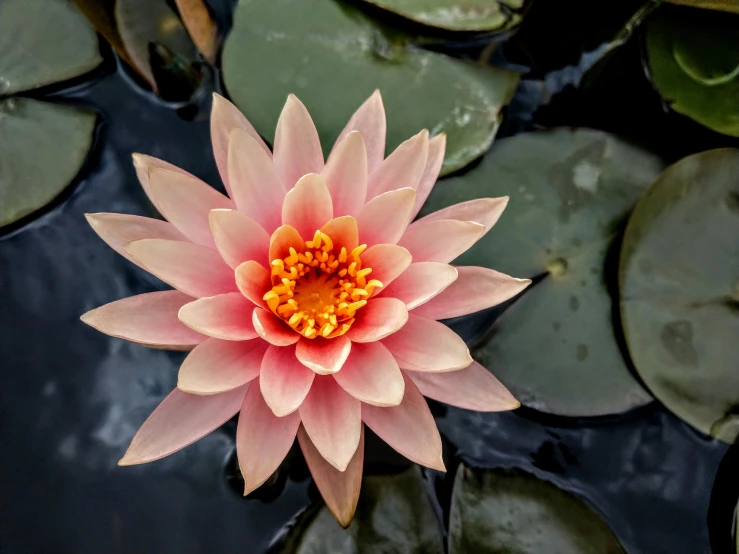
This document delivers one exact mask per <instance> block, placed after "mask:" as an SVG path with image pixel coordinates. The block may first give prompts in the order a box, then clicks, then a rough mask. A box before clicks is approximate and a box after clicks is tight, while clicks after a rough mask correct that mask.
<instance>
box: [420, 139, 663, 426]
mask: <svg viewBox="0 0 739 554" xmlns="http://www.w3.org/2000/svg"><path fill="white" fill-rule="evenodd" d="M661 168H662V163H661V161H660V160H659V159H658V158H657V157H655V156H653V155H651V154H649V153H647V152H645V151H643V150H641V149H639V148H637V147H635V146H633V145H631V144H629V143H626V142H624V141H621V140H619V139H617V138H616V137H614V136H612V135H608V134H606V133H602V132H598V131H590V130H572V129H566V128H561V129H554V130H550V131H544V132H536V133H529V134H525V135H518V136H516V137H513V138H508V139H505V140H502V141H499V142H497V143H496V144H495V145H494V147H493V149H492V151H491V152H490V154H488V155H487V156H486V157H485V158H484V159H483V161H482V163H481V164H480V165H479V166H478V167H476V168H475V169H473V170H471V171H469V172H468V173H467V174H465V175H463V176H460V177H455V178H452V179H448V180H444V181H442V182H441V183H439V184H438V185H437V186H436V187H435V188H434V190H433V192H432V193H431V196H430V197H429V200H428V201H427V203H426V205H425V206H424V208H423V210H422V212H421V215H424V214H426V213H430V212H432V211H435V210H438V209H440V208H443V207H445V206H449V205H451V204H455V203H457V202H463V201H466V200H471V199H473V198H480V197H489V196H506V195H507V196H510V202H509V204H508V207H507V209H506V211H505V213H504V214H503V216H502V217H501V219H500V221H498V223H497V224H496V226H495V228H494V229H493V230H492V231H491V232H490V233H488V234H487V235H486V236H485V237H484V238H483V239H482V240H480V241H479V242H478V243H477V244H476V245H475V246H473V247H472V248H471V249H470V250H469V251H467V252H466V253H465V254H463V255H462V256H460V257H459V258H458V259H457V260H456V261H455V263H456V264H458V265H479V266H483V267H494V268H495V269H497V270H499V271H502V272H504V273H508V274H510V275H515V276H517V277H534V276H537V275H542V274H547V275H546V277H544V278H543V279H542V280H541V282H539V283H538V284H536V285H535V286H533V287H532V288H531V289H530V290H529V291H527V292H526V293H525V294H524V296H523V297H522V298H521V299H519V300H518V301H517V302H516V303H514V304H513V306H511V307H510V308H508V310H506V312H505V313H504V314H503V315H502V316H501V318H500V319H499V320H498V321H497V322H496V323H495V324H494V325H493V327H492V329H491V330H490V331H489V333H488V334H487V336H486V337H484V338H483V340H482V341H481V342H479V343H478V344H477V345H475V348H473V355H474V356H475V357H476V358H477V359H478V360H479V361H480V362H481V363H482V364H483V365H486V366H487V367H488V368H489V369H491V370H492V371H494V372H495V375H496V376H497V377H498V378H499V379H500V380H501V381H503V383H504V384H505V385H506V386H507V387H508V388H509V389H510V390H511V392H513V394H514V395H515V396H516V398H518V399H519V400H520V401H521V402H522V403H523V404H524V405H527V406H529V407H532V408H535V409H537V410H540V411H543V412H548V413H554V414H559V415H565V416H597V415H604V414H612V413H618V412H622V411H625V410H628V409H630V408H633V407H635V406H639V405H642V404H645V403H646V402H648V401H649V400H650V397H649V395H648V394H647V393H646V392H645V391H644V389H643V388H642V387H641V386H640V385H639V383H638V382H637V381H636V379H635V378H634V377H633V376H632V374H631V372H630V371H629V369H628V366H627V363H626V362H625V360H624V355H623V353H622V352H621V350H620V348H619V344H618V341H617V331H616V329H614V318H617V317H618V311H617V308H616V309H615V310H614V308H613V305H614V304H615V302H616V298H614V297H613V296H612V294H611V290H613V292H614V293H615V288H616V273H617V271H616V268H615V267H614V268H613V270H612V272H611V271H610V270H609V268H608V267H607V260H608V259H609V253H610V252H611V251H612V249H613V246H614V241H615V239H617V238H618V237H619V234H620V232H621V230H622V229H623V224H624V223H625V221H626V218H627V216H628V214H629V212H630V211H631V209H632V207H633V206H634V204H635V203H636V201H637V199H638V198H639V197H640V196H641V195H642V194H643V192H644V191H645V190H646V189H647V187H648V186H649V184H650V183H651V182H652V181H653V180H654V178H655V177H656V176H657V175H658V174H659V172H660V170H661ZM614 311H615V313H614Z"/></svg>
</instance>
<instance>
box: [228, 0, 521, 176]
mask: <svg viewBox="0 0 739 554" xmlns="http://www.w3.org/2000/svg"><path fill="white" fill-rule="evenodd" d="M408 40H409V39H408V37H405V36H404V35H401V34H399V33H397V32H392V33H390V32H389V31H388V30H387V29H385V28H380V27H378V26H377V24H376V23H374V22H373V21H372V20H370V19H369V18H368V17H367V16H365V15H364V14H363V13H362V12H360V11H359V10H357V9H356V8H354V7H352V6H349V5H346V4H342V3H339V2H335V1H334V0H271V1H269V2H264V1H260V0H242V2H240V3H239V5H238V6H237V8H236V14H235V20H234V27H233V30H232V31H231V34H230V35H229V38H228V40H227V41H226V46H225V49H224V53H223V73H224V79H225V83H226V87H227V88H228V92H229V94H230V95H231V97H232V98H233V100H234V102H235V103H236V104H237V105H238V106H239V107H240V108H241V110H242V111H243V112H244V113H245V114H246V116H247V117H248V118H249V119H250V120H251V122H252V123H253V124H254V126H255V127H256V128H257V130H258V131H259V132H260V133H261V134H262V135H264V136H265V137H266V138H267V139H268V140H272V139H273V137H274V131H275V126H276V124H277V118H278V117H279V114H280V111H281V110H282V106H283V104H284V102H285V98H286V97H287V95H288V94H289V93H294V94H296V95H297V96H298V97H299V98H300V100H301V101H302V102H303V103H304V104H305V105H306V107H307V108H308V110H309V111H310V113H311V116H312V117H313V120H314V121H315V123H316V126H317V128H318V132H319V135H320V137H321V142H322V144H323V147H324V149H325V151H328V149H330V148H331V146H332V145H333V143H334V141H335V140H336V137H337V136H338V134H339V132H340V131H341V129H342V128H343V127H344V125H345V124H346V121H347V119H348V118H349V116H350V115H351V114H352V113H353V111H354V110H355V109H356V108H357V107H359V105H360V104H361V103H362V102H363V101H364V100H366V99H367V98H368V97H369V96H370V94H372V92H373V91H374V90H375V89H378V88H379V89H380V90H381V91H382V93H383V101H384V103H385V109H386V112H387V118H388V141H387V147H388V150H387V151H388V152H390V151H391V149H393V148H395V147H396V146H397V145H398V144H400V143H401V142H403V141H404V140H406V139H408V138H410V137H411V136H412V135H415V134H416V133H417V132H418V131H419V130H421V129H423V128H424V127H425V128H428V129H429V130H430V131H431V133H432V134H437V133H440V132H445V133H446V134H447V154H446V159H445V160H444V167H443V169H442V172H443V173H448V172H450V171H454V170H456V169H459V168H461V167H464V166H465V165H466V164H468V163H469V162H471V161H472V160H474V159H475V158H477V157H479V156H481V155H482V154H483V153H484V152H485V151H486V150H487V149H488V147H489V146H490V144H491V143H492V141H493V138H494V136H495V132H496V131H497V128H498V123H499V116H500V110H501V108H502V107H503V106H504V105H505V104H506V103H507V102H508V101H509V100H510V98H511V96H512V95H513V92H514V90H515V88H516V86H517V84H518V80H519V77H518V75H517V74H515V73H512V72H508V71H503V70H498V69H494V68H486V67H479V66H475V65H471V64H468V63H466V62H462V61H459V60H454V59H452V58H449V57H447V56H444V55H442V54H437V53H434V52H428V51H424V50H420V49H416V48H413V47H411V46H410V45H409V44H408Z"/></svg>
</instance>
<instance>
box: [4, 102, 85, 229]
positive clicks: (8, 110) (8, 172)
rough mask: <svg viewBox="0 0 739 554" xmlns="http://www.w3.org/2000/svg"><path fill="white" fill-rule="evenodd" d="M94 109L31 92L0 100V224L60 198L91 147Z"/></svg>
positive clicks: (17, 218)
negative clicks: (51, 101) (32, 96)
mask: <svg viewBox="0 0 739 554" xmlns="http://www.w3.org/2000/svg"><path fill="white" fill-rule="evenodd" d="M94 128H95V114H93V113H91V112H87V111H83V110H80V109H78V108H74V107H71V106H62V105H59V104H49V103H47V102H40V101H38V100H31V99H27V98H7V99H5V100H2V101H0V160H2V163H0V226H4V225H8V224H9V223H13V222H15V221H17V220H19V219H20V218H22V217H24V216H26V215H28V214H30V213H31V212H34V211H36V210H38V209H40V208H42V207H44V206H45V205H46V204H48V203H49V202H51V201H52V200H53V199H54V198H56V197H57V196H58V195H59V193H61V192H62V191H63V190H64V189H65V188H66V187H67V185H69V184H70V182H72V180H73V179H74V177H75V175H77V173H78V172H79V169H80V167H81V166H82V163H83V162H84V160H85V156H86V155H87V151H88V150H89V149H90V146H91V144H92V139H93V130H94Z"/></svg>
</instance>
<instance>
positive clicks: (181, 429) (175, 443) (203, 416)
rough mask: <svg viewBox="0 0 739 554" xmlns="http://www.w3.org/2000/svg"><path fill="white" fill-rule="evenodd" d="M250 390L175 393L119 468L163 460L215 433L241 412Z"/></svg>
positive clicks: (144, 427)
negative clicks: (204, 393)
mask: <svg viewBox="0 0 739 554" xmlns="http://www.w3.org/2000/svg"><path fill="white" fill-rule="evenodd" d="M248 386H249V385H244V386H243V387H239V388H237V389H234V390H231V391H228V392H223V393H221V394H213V395H210V396H202V395H198V394H188V393H186V392H182V391H181V390H179V389H175V390H173V391H172V392H171V393H169V396H167V398H165V399H164V400H162V402H161V404H159V406H157V408H156V410H154V412H152V414H151V415H150V416H149V418H148V419H147V420H146V421H145V422H144V424H143V425H142V426H141V429H139V431H138V433H136V435H135V436H134V437H133V440H132V441H131V446H129V447H128V450H127V451H126V454H125V456H123V458H121V460H120V461H119V462H118V465H121V466H130V465H135V464H143V463H146V462H153V461H154V460H159V459H161V458H164V457H165V456H169V455H170V454H173V453H175V452H177V451H178V450H182V449H183V448H185V447H186V446H189V445H191V444H192V443H194V442H195V441H196V440H198V439H201V438H202V437H204V436H205V435H207V434H209V433H211V432H212V431H215V430H216V429H218V427H220V426H221V425H223V424H224V423H226V422H227V421H228V420H229V419H231V418H232V417H233V416H234V415H236V414H237V413H238V412H239V409H240V408H241V403H242V402H243V400H244V396H245V395H246V389H247V387H248Z"/></svg>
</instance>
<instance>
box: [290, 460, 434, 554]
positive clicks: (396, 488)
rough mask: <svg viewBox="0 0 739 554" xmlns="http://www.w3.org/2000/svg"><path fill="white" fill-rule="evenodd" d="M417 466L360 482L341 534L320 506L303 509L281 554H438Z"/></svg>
mask: <svg viewBox="0 0 739 554" xmlns="http://www.w3.org/2000/svg"><path fill="white" fill-rule="evenodd" d="M443 540H444V539H443V536H442V532H441V528H440V526H439V520H438V518H437V516H436V513H435V511H434V508H433V506H432V505H431V502H430V500H429V498H428V493H427V492H426V486H425V484H424V481H423V477H421V472H420V470H419V469H418V466H413V467H411V468H410V469H408V470H406V471H404V472H403V473H400V474H398V475H382V476H366V477H364V480H363V482H362V491H361V493H360V495H359V504H358V506H357V512H356V514H355V516H354V520H353V521H352V523H351V525H350V526H349V527H348V528H347V529H342V528H341V527H340V526H339V524H338V523H336V520H335V519H334V516H332V515H331V512H329V510H328V508H326V507H325V506H321V507H320V508H319V507H313V508H309V509H308V510H307V511H306V512H305V513H304V514H303V515H302V516H301V517H300V519H299V521H298V522H297V524H296V525H295V527H294V528H293V529H292V530H291V532H290V534H289V535H288V537H287V538H286V541H285V545H284V547H283V548H282V549H281V550H280V552H282V553H284V554H327V553H330V552H337V553H338V552H341V553H347V554H350V553H353V554H360V553H361V554H387V553H390V552H403V553H404V554H443V553H444V542H443Z"/></svg>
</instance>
